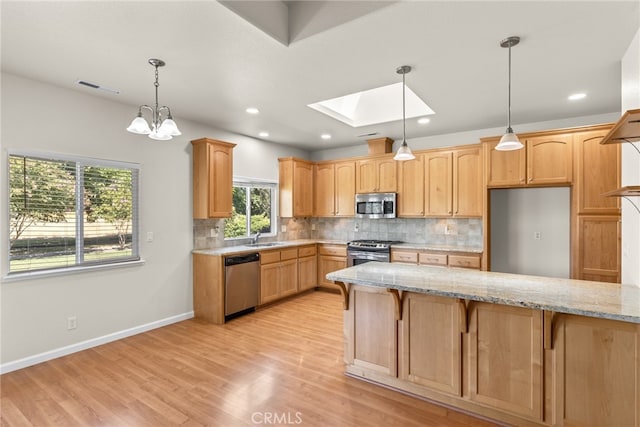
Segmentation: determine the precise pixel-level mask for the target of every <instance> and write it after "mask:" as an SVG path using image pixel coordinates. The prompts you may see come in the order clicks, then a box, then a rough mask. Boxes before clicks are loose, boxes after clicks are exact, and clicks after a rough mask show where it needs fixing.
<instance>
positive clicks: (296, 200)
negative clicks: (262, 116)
mask: <svg viewBox="0 0 640 427" xmlns="http://www.w3.org/2000/svg"><path fill="white" fill-rule="evenodd" d="M278 162H279V181H280V182H279V189H280V216H281V217H284V218H297V217H306V216H312V215H313V187H314V186H313V163H312V162H308V161H306V160H302V159H296V158H293V157H287V158H281V159H278Z"/></svg>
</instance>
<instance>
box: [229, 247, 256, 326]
mask: <svg viewBox="0 0 640 427" xmlns="http://www.w3.org/2000/svg"><path fill="white" fill-rule="evenodd" d="M259 261H260V254H258V253H253V254H247V255H238V256H231V257H226V258H225V260H224V268H225V300H224V315H225V318H228V317H233V316H234V315H239V314H242V313H244V312H248V311H252V310H253V309H254V308H255V307H256V306H257V305H258V296H259V293H260V263H259Z"/></svg>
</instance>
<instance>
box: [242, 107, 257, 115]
mask: <svg viewBox="0 0 640 427" xmlns="http://www.w3.org/2000/svg"><path fill="white" fill-rule="evenodd" d="M244 111H246V112H247V113H249V114H258V113H259V112H260V110H258V109H257V108H256V107H249V108H247V109H246V110H244Z"/></svg>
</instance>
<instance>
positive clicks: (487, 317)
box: [469, 303, 543, 420]
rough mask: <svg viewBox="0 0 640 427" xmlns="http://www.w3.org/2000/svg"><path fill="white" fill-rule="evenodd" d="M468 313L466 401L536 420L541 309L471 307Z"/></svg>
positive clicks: (539, 389)
mask: <svg viewBox="0 0 640 427" xmlns="http://www.w3.org/2000/svg"><path fill="white" fill-rule="evenodd" d="M470 312H471V316H470V320H471V321H470V323H469V374H470V375H469V377H470V378H469V397H470V399H471V400H472V401H475V402H478V403H481V404H485V405H490V406H492V407H494V408H497V409H500V410H503V411H506V412H510V413H513V414H516V415H520V416H524V417H527V418H531V419H535V420H541V419H542V352H543V350H542V311H540V310H532V309H528V308H520V307H508V306H504V305H497V304H490V303H472V304H471V310H470ZM504 355H508V356H509V357H506V358H505V357H504Z"/></svg>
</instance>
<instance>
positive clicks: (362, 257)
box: [347, 249, 389, 267]
mask: <svg viewBox="0 0 640 427" xmlns="http://www.w3.org/2000/svg"><path fill="white" fill-rule="evenodd" d="M369 261H379V262H389V253H388V252H372V251H361V250H351V249H349V250H348V251H347V267H353V266H355V265H359V264H364V263H365V262H369Z"/></svg>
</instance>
